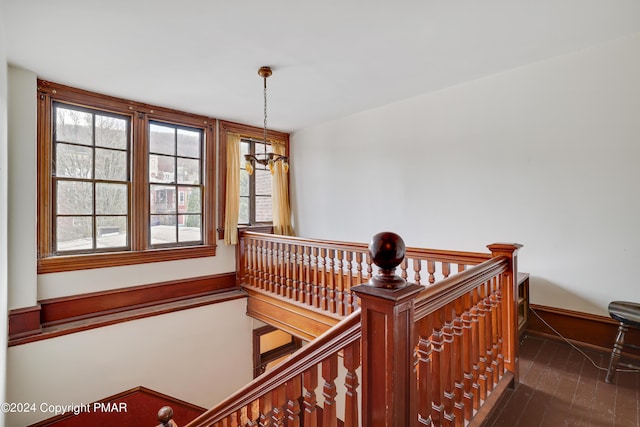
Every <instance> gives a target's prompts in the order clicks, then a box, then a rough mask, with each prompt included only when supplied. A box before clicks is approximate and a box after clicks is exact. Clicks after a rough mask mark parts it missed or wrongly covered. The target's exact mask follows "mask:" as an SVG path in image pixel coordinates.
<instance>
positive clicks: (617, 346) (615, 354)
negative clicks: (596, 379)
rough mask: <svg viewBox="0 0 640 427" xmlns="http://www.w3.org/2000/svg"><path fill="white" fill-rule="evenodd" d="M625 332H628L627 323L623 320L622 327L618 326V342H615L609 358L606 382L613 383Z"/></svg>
mask: <svg viewBox="0 0 640 427" xmlns="http://www.w3.org/2000/svg"><path fill="white" fill-rule="evenodd" d="M625 332H627V325H625V324H624V323H622V322H621V323H620V327H619V328H618V336H617V337H616V342H615V343H614V344H613V350H612V351H611V359H610V360H609V369H607V376H606V377H605V379H604V382H606V383H611V380H612V379H613V377H614V376H615V374H616V368H617V366H618V360H620V355H621V354H622V346H623V345H624V333H625Z"/></svg>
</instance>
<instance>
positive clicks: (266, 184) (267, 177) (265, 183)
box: [255, 169, 271, 196]
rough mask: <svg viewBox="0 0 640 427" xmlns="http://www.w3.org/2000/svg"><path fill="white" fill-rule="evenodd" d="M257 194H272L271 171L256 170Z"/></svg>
mask: <svg viewBox="0 0 640 427" xmlns="http://www.w3.org/2000/svg"><path fill="white" fill-rule="evenodd" d="M255 174H256V195H259V196H270V195H271V172H269V171H268V170H266V171H265V170H259V169H258V170H256V171H255Z"/></svg>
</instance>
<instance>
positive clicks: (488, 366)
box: [480, 282, 493, 396]
mask: <svg viewBox="0 0 640 427" xmlns="http://www.w3.org/2000/svg"><path fill="white" fill-rule="evenodd" d="M490 283H491V282H485V283H484V284H483V285H482V286H481V287H480V289H481V295H482V297H483V298H482V310H483V312H484V346H483V347H480V350H481V351H484V354H485V378H486V388H487V394H486V395H487V396H488V395H489V392H490V391H491V390H493V352H492V351H493V333H492V330H491V326H492V323H493V321H492V311H491V294H490ZM481 332H482V330H481Z"/></svg>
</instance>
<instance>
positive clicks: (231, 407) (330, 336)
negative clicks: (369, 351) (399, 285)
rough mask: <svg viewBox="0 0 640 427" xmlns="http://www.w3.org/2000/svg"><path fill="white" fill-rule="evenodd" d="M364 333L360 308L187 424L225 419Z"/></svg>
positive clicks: (195, 425) (200, 424) (199, 426)
mask: <svg viewBox="0 0 640 427" xmlns="http://www.w3.org/2000/svg"><path fill="white" fill-rule="evenodd" d="M360 336H361V323H360V311H356V312H354V313H352V314H351V315H350V316H348V317H346V318H344V319H343V320H342V321H340V323H338V324H336V325H335V326H334V327H333V328H331V329H329V330H328V331H327V332H325V333H324V334H322V335H321V336H319V337H318V338H317V339H315V340H313V341H311V342H310V343H309V344H308V345H306V346H305V347H303V348H301V349H300V350H298V351H297V352H295V353H293V355H291V357H289V358H288V359H287V360H285V361H283V362H282V363H280V364H278V365H277V366H276V367H274V368H273V369H272V370H270V371H268V372H267V373H265V374H263V375H261V376H259V377H258V378H256V379H255V380H253V381H252V382H250V383H249V384H247V385H245V386H244V387H242V388H241V389H240V390H238V391H237V392H235V393H234V394H232V395H231V396H229V397H228V398H227V399H226V400H224V401H223V402H221V403H220V404H219V405H217V406H215V407H213V408H212V409H210V410H208V411H207V412H205V413H204V414H202V415H200V416H199V417H198V418H196V419H194V420H193V421H191V422H190V423H189V424H187V425H186V426H185V427H204V426H208V425H211V424H213V423H216V422H219V421H221V420H222V419H224V418H225V417H227V416H230V415H231V414H233V413H234V412H236V411H238V410H240V409H241V408H243V407H245V406H246V405H248V404H250V403H252V402H254V401H255V400H257V399H258V398H260V397H261V396H263V395H265V394H266V393H269V392H271V391H274V390H275V389H276V387H278V386H280V385H282V384H284V383H285V382H286V381H289V380H291V379H293V378H294V377H296V376H298V375H300V374H302V373H303V372H305V371H306V370H307V369H309V368H311V367H313V366H315V365H317V364H318V363H319V362H320V361H322V360H323V359H325V358H327V357H328V356H330V355H332V354H334V353H337V352H338V351H340V350H341V349H343V348H344V347H346V346H347V345H349V344H351V343H353V342H355V341H357V340H358V339H360Z"/></svg>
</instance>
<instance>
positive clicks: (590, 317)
mask: <svg viewBox="0 0 640 427" xmlns="http://www.w3.org/2000/svg"><path fill="white" fill-rule="evenodd" d="M536 314H537V315H538V316H540V317H541V318H542V319H544V320H545V321H546V322H547V323H548V324H549V325H550V326H552V327H553V328H554V329H555V330H557V331H558V332H559V333H560V334H562V336H564V337H565V338H567V339H568V340H569V341H571V342H573V343H575V344H576V345H579V346H583V347H589V348H594V349H596V350H601V351H605V352H610V351H611V349H612V348H613V342H614V341H615V339H616V334H617V331H618V322H617V321H615V320H613V319H612V318H610V317H605V316H598V315H595V314H589V313H582V312H578V311H572V310H565V309H562V308H556V307H547V306H543V305H537V304H531V305H530V306H529V323H528V325H527V329H526V333H528V334H531V335H537V336H543V337H546V338H551V339H561V338H560V337H558V335H556V333H555V332H553V331H552V330H551V329H549V327H547V326H546V325H545V324H544V323H543V322H542V321H541V320H540V319H539V318H538V316H537V315H536ZM625 343H629V344H633V345H636V346H640V330H639V329H633V328H629V331H628V332H627V333H626V334H625ZM625 352H626V354H627V355H630V356H633V357H640V351H638V350H634V349H628V348H625Z"/></svg>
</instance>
